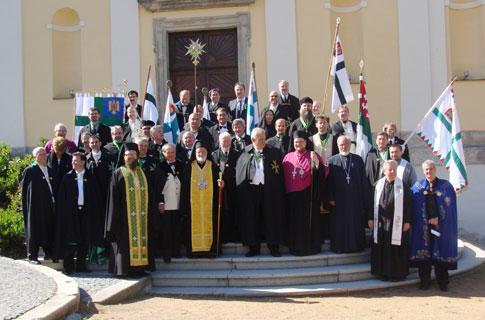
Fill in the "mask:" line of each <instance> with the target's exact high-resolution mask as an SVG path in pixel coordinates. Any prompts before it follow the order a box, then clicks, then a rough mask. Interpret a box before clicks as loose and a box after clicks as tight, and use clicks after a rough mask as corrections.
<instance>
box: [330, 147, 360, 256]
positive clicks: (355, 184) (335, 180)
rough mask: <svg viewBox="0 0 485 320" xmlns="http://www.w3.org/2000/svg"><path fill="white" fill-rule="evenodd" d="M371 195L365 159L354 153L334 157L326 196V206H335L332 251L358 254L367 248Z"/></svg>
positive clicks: (332, 216)
mask: <svg viewBox="0 0 485 320" xmlns="http://www.w3.org/2000/svg"><path fill="white" fill-rule="evenodd" d="M349 162H350V167H349V166H348V164H349ZM347 173H348V176H349V179H347ZM368 195H369V193H368V182H367V180H366V175H365V169H364V162H363V161H362V158H361V157H360V156H358V155H356V154H352V153H350V154H349V155H348V156H341V155H340V154H337V155H335V156H332V157H331V158H330V159H329V173H328V177H327V194H326V198H327V202H330V201H335V202H336V206H335V207H331V213H330V248H331V250H332V251H334V252H337V253H343V252H358V251H362V250H363V249H364V248H365V246H366V241H365V227H366V225H367V218H368V214H369V199H368V197H369V196H368Z"/></svg>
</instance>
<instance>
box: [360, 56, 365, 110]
mask: <svg viewBox="0 0 485 320" xmlns="http://www.w3.org/2000/svg"><path fill="white" fill-rule="evenodd" d="M359 67H360V77H359V82H360V83H362V81H363V80H364V74H363V70H364V60H363V59H360V62H359ZM362 99H364V97H362V94H360V92H359V109H360V106H361V105H362Z"/></svg>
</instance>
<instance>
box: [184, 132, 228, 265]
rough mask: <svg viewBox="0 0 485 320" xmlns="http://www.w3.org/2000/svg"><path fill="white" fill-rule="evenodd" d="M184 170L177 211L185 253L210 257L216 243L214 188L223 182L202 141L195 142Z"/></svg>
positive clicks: (215, 193)
mask: <svg viewBox="0 0 485 320" xmlns="http://www.w3.org/2000/svg"><path fill="white" fill-rule="evenodd" d="M184 172H185V175H184V181H183V183H182V192H181V199H180V211H181V213H182V216H183V218H184V220H185V230H186V231H187V237H186V245H185V246H186V250H187V257H189V258H198V257H206V258H207V257H208V258H214V257H215V256H216V254H217V243H218V241H217V237H218V228H217V209H218V196H219V192H218V191H219V188H223V186H224V182H223V181H222V180H219V168H218V167H217V165H216V164H215V163H214V162H213V161H212V160H211V159H209V158H208V148H207V147H206V146H205V145H204V144H203V143H202V142H200V141H197V142H196V143H195V145H194V151H193V152H192V157H191V161H189V162H188V163H187V166H186V168H185V171H184ZM219 252H220V251H219Z"/></svg>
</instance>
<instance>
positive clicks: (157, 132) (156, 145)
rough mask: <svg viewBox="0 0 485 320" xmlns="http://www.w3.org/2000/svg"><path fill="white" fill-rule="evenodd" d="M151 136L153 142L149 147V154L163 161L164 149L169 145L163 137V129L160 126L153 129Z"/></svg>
mask: <svg viewBox="0 0 485 320" xmlns="http://www.w3.org/2000/svg"><path fill="white" fill-rule="evenodd" d="M150 136H151V137H152V140H150V145H149V146H148V153H150V154H151V155H152V156H153V157H155V158H156V159H158V160H160V161H163V160H164V158H163V153H162V147H163V146H164V145H165V144H167V143H168V142H167V140H165V138H164V135H163V127H162V126H160V125H156V126H154V127H151V129H150Z"/></svg>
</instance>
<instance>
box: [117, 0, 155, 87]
mask: <svg viewBox="0 0 485 320" xmlns="http://www.w3.org/2000/svg"><path fill="white" fill-rule="evenodd" d="M110 5H111V75H112V86H113V89H115V90H116V89H117V86H119V84H120V83H121V81H122V80H128V89H135V90H137V91H138V92H140V90H143V91H144V90H145V88H141V87H140V32H139V31H140V30H139V18H138V2H137V1H134V0H111V2H110ZM147 72H148V71H147ZM143 93H144V92H140V95H142V94H143Z"/></svg>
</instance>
